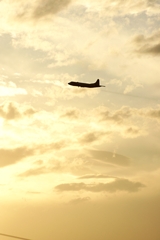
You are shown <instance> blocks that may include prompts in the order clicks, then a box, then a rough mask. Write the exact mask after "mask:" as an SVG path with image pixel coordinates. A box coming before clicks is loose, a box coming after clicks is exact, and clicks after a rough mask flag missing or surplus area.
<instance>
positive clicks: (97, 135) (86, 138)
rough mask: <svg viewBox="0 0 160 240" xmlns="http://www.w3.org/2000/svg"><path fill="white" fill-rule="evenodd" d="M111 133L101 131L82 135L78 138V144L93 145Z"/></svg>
mask: <svg viewBox="0 0 160 240" xmlns="http://www.w3.org/2000/svg"><path fill="white" fill-rule="evenodd" d="M110 134H111V132H102V131H94V132H89V133H85V134H82V136H81V137H80V140H79V141H80V143H83V144H87V143H93V142H96V141H98V142H99V141H100V140H101V139H102V138H103V137H104V136H105V137H106V136H108V135H110Z"/></svg>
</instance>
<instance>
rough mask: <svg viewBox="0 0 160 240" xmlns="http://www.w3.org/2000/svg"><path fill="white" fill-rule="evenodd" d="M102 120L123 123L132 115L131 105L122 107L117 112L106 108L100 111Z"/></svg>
mask: <svg viewBox="0 0 160 240" xmlns="http://www.w3.org/2000/svg"><path fill="white" fill-rule="evenodd" d="M100 116H101V120H103V121H110V122H113V123H116V124H121V123H123V121H124V120H125V119H128V118H129V117H131V116H132V111H131V109H130V108H129V107H125V106H124V107H122V108H120V109H118V110H116V111H115V112H113V111H110V109H106V110H105V109H104V110H103V111H101V113H100Z"/></svg>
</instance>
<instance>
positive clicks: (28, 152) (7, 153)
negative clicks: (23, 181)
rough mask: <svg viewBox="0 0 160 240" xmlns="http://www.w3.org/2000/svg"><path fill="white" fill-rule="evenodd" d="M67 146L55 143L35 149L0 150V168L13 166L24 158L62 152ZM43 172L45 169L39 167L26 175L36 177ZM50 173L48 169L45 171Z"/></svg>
mask: <svg viewBox="0 0 160 240" xmlns="http://www.w3.org/2000/svg"><path fill="white" fill-rule="evenodd" d="M64 146H65V143H64V142H62V141H60V142H53V143H49V144H39V145H38V144H37V145H34V146H33V147H26V146H21V147H17V148H6V149H5V148H4V149H2V148H1V149H0V156H1V162H0V167H5V166H8V165H11V164H15V163H17V162H19V161H21V160H23V159H24V158H27V157H30V156H34V155H37V154H38V155H41V154H45V153H47V152H50V151H55V150H60V149H62V148H63V147H64ZM42 171H43V167H39V168H37V169H31V170H29V171H28V170H27V172H25V173H24V174H25V175H26V176H29V175H36V174H41V172H42ZM45 171H48V170H47V169H44V172H45Z"/></svg>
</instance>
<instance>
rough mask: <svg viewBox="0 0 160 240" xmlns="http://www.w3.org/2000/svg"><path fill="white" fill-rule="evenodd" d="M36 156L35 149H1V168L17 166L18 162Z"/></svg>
mask: <svg viewBox="0 0 160 240" xmlns="http://www.w3.org/2000/svg"><path fill="white" fill-rule="evenodd" d="M34 154H35V149H29V148H27V147H18V148H14V149H0V156H1V161H0V167H5V166H8V165H11V164H15V163H17V162H18V161H20V160H22V159H24V158H26V157H29V156H32V155H34Z"/></svg>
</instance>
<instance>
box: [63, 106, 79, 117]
mask: <svg viewBox="0 0 160 240" xmlns="http://www.w3.org/2000/svg"><path fill="white" fill-rule="evenodd" d="M79 115H80V112H79V110H78V109H73V108H72V109H67V110H66V111H65V112H64V113H63V114H62V115H61V116H60V117H62V118H69V119H77V118H78V117H79Z"/></svg>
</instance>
